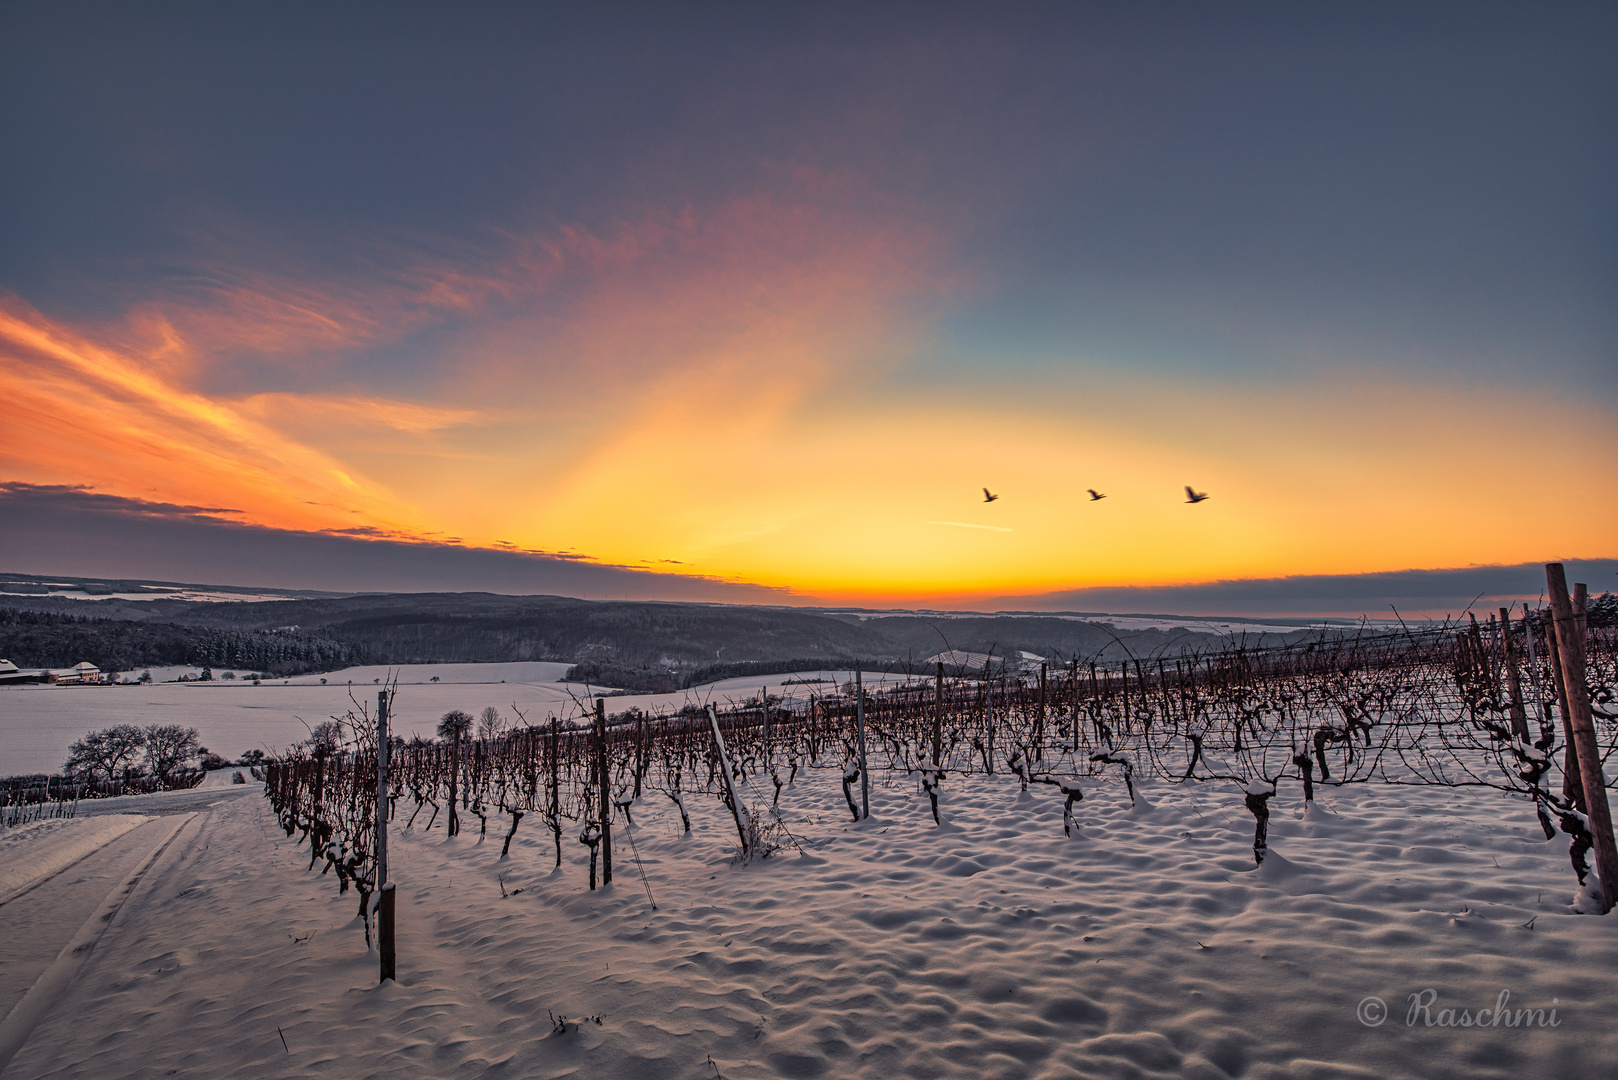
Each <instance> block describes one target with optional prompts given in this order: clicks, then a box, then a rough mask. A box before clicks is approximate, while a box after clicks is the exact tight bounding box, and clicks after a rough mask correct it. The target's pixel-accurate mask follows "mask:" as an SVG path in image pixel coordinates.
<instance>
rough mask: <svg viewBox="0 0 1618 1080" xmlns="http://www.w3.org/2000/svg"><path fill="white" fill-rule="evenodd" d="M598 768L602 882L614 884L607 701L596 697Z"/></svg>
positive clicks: (603, 883)
mask: <svg viewBox="0 0 1618 1080" xmlns="http://www.w3.org/2000/svg"><path fill="white" fill-rule="evenodd" d="M596 770H597V784H598V786H599V787H600V788H601V884H602V885H611V884H612V770H611V769H610V768H608V766H607V703H606V701H605V700H603V699H602V698H596Z"/></svg>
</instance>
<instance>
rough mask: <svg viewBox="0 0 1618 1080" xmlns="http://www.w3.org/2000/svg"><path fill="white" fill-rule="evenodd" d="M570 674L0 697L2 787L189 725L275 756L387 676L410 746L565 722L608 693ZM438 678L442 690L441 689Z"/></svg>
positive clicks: (155, 686) (63, 690)
mask: <svg viewBox="0 0 1618 1080" xmlns="http://www.w3.org/2000/svg"><path fill="white" fill-rule="evenodd" d="M569 666H570V665H568V664H556V663H540V662H524V663H509V664H406V665H403V666H397V667H356V668H347V669H345V670H342V671H334V672H330V673H327V674H325V675H300V676H297V677H294V678H292V679H286V680H282V679H275V680H270V681H267V682H264V683H262V684H261V685H258V686H254V685H253V684H252V683H251V682H245V681H242V680H241V679H240V678H238V679H236V680H234V681H223V680H218V679H216V680H215V681H213V682H207V683H196V682H184V683H181V682H161V681H159V682H154V683H152V684H150V685H145V686H37V685H36V686H18V687H8V688H6V689H4V690H0V776H14V775H17V774H20V773H35V772H54V771H56V770H57V769H59V768H61V765H62V761H63V759H64V758H65V757H66V756H67V748H68V744H69V743H71V742H72V741H73V740H74V739H77V738H80V737H82V736H83V735H84V733H85V732H87V731H90V730H92V729H94V728H103V727H107V726H109V725H112V724H141V725H145V724H185V725H186V726H188V727H194V728H196V729H197V730H198V731H199V732H200V733H201V735H202V743H203V745H204V746H206V747H208V749H210V750H212V751H214V752H215V753H218V754H223V755H224V756H225V757H227V758H231V759H233V760H234V759H235V758H237V757H239V756H240V755H241V754H243V753H245V752H246V751H248V750H250V749H253V748H254V747H258V748H259V749H263V750H266V751H279V750H281V749H283V748H285V747H287V746H289V745H291V744H292V743H295V742H298V741H300V740H302V739H306V738H308V736H309V730H308V727H305V724H307V725H309V726H310V727H312V726H313V725H315V724H318V723H320V722H321V721H323V720H326V719H329V718H330V717H332V716H334V715H336V716H340V715H342V714H344V713H346V712H347V711H348V710H349V709H350V708H352V704H351V702H350V700H349V693H350V691H352V693H353V695H354V697H355V698H356V699H357V700H359V701H361V702H364V703H365V704H367V705H368V706H369V707H370V708H371V709H373V710H374V709H375V707H376V691H377V690H378V689H379V683H378V681H377V680H380V679H384V678H387V677H388V676H389V675H390V673H391V674H397V675H398V678H399V694H398V697H397V699H396V700H395V702H394V724H393V730H394V731H395V733H397V734H400V735H402V736H404V737H405V738H407V739H408V738H410V737H411V736H412V735H414V734H420V735H423V736H430V735H431V734H432V733H433V729H434V727H435V726H436V724H437V723H438V718H439V717H440V716H442V715H443V714H444V713H446V712H448V711H449V710H451V709H464V710H466V711H467V712H470V713H472V714H474V715H476V714H478V713H480V712H482V711H483V709H484V708H485V707H486V706H490V705H492V706H494V707H495V708H497V709H499V710H500V711H501V713H503V714H504V715H506V716H508V717H512V718H513V719H515V716H514V713H513V709H512V705H513V704H515V705H516V706H517V708H519V709H521V710H522V711H523V712H524V713H525V714H527V716H528V718H529V720H530V721H533V722H538V721H541V720H544V719H546V718H548V717H549V716H552V715H555V716H560V717H564V718H565V717H570V716H573V715H575V714H577V713H578V712H579V711H580V705H581V703H582V702H584V701H586V700H587V699H588V697H589V695H590V693H591V692H597V693H599V692H600V691H601V690H602V689H603V688H601V687H586V686H584V685H582V684H579V683H560V682H558V681H557V680H558V679H560V678H561V677H562V675H563V674H565V673H566V671H567V669H568V667H569ZM196 670H197V669H194V668H165V669H157V668H154V669H152V677H153V678H154V679H163V678H170V679H172V678H176V677H178V675H180V674H181V673H188V672H194V671H196ZM134 674H136V675H138V674H139V672H136V673H134ZM215 674H222V672H216V673H215ZM236 674H237V675H238V676H240V675H241V674H243V673H242V672H237V673H236ZM434 676H437V677H438V680H439V681H438V682H436V683H435V682H433V681H432V679H433V677H434ZM851 677H852V675H851V673H850V672H847V671H832V672H795V673H786V674H779V675H768V676H763V677H760V678H745V679H726V680H723V681H721V682H716V683H711V684H709V685H707V686H704V687H696V688H693V689H691V690H689V691H685V692H682V693H675V694H638V695H634V696H623V697H613V698H609V699H608V702H607V704H608V709H609V710H610V711H611V712H622V711H624V710H626V709H629V708H632V707H636V706H638V707H640V708H642V709H657V708H678V707H679V705H680V704H682V703H683V702H685V701H705V700H707V699H708V698H709V697H710V696H711V697H713V699H714V700H715V701H718V702H720V703H724V702H727V701H731V700H742V699H745V698H748V697H751V696H756V695H757V694H758V688H759V687H760V686H761V685H763V686H768V687H769V688H770V694H771V696H772V697H773V696H775V695H778V694H779V695H783V696H786V697H797V698H807V697H808V696H809V695H810V694H812V693H815V692H817V690H818V688H819V687H820V686H821V685H823V684H818V683H813V682H807V683H806V682H788V680H803V679H815V678H824V679H835V680H844V679H848V678H851ZM322 678H324V679H325V680H326V683H325V685H322V684H321V682H320V680H321V679H322ZM866 678H867V680H868V681H870V682H873V683H878V682H880V681H882V680H884V679H886V680H888V681H892V680H893V679H894V678H895V676H893V675H886V674H884V673H882V672H870V673H868V674H867V675H866Z"/></svg>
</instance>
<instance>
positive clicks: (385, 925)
mask: <svg viewBox="0 0 1618 1080" xmlns="http://www.w3.org/2000/svg"><path fill="white" fill-rule="evenodd" d="M396 895H397V894H396V893H395V891H394V888H393V882H391V881H390V882H388V883H386V884H385V885H383V886H382V901H381V903H379V904H378V905H377V908H376V918H377V927H378V928H379V933H378V934H377V943H378V948H379V950H380V952H381V954H382V981H383V982H387V981H388V980H389V979H393V978H396V975H395V972H396V970H397V967H398V962H397V956H396V955H395V952H394V938H393V912H394V906H395V904H396V903H397V900H396Z"/></svg>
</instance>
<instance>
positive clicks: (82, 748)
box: [62, 724, 146, 783]
mask: <svg viewBox="0 0 1618 1080" xmlns="http://www.w3.org/2000/svg"><path fill="white" fill-rule="evenodd" d="M145 747H146V733H145V732H143V731H141V729H140V728H138V727H136V726H135V725H134V724H114V725H113V726H112V727H110V728H103V729H102V730H100V731H92V732H90V733H89V734H88V735H86V736H85V737H84V738H82V739H77V740H75V741H74V742H73V744H72V745H71V746H69V747H68V751H67V763H66V764H65V765H63V766H62V771H64V772H66V773H68V774H70V775H75V776H88V777H89V778H90V779H91V780H94V779H96V777H97V776H98V775H100V776H101V777H102V778H104V779H105V780H107V781H108V782H109V783H110V782H112V781H113V780H116V779H118V777H119V776H121V775H123V776H127V775H128V773H129V767H130V765H131V764H133V763H134V760H135V757H136V755H138V754H139V753H140V752H141V751H142V750H143V749H145Z"/></svg>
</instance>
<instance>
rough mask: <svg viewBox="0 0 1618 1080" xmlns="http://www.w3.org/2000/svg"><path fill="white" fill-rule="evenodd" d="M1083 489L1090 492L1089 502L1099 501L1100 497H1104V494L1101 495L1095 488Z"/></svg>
mask: <svg viewBox="0 0 1618 1080" xmlns="http://www.w3.org/2000/svg"><path fill="white" fill-rule="evenodd" d="M1084 490H1086V491H1088V492H1089V493H1090V501H1091V502H1100V501H1101V500H1102V499H1105V498H1106V496H1105V495H1103V494H1102V493H1101V492H1099V491H1097V490H1096V489H1095V488H1085V489H1084Z"/></svg>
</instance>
